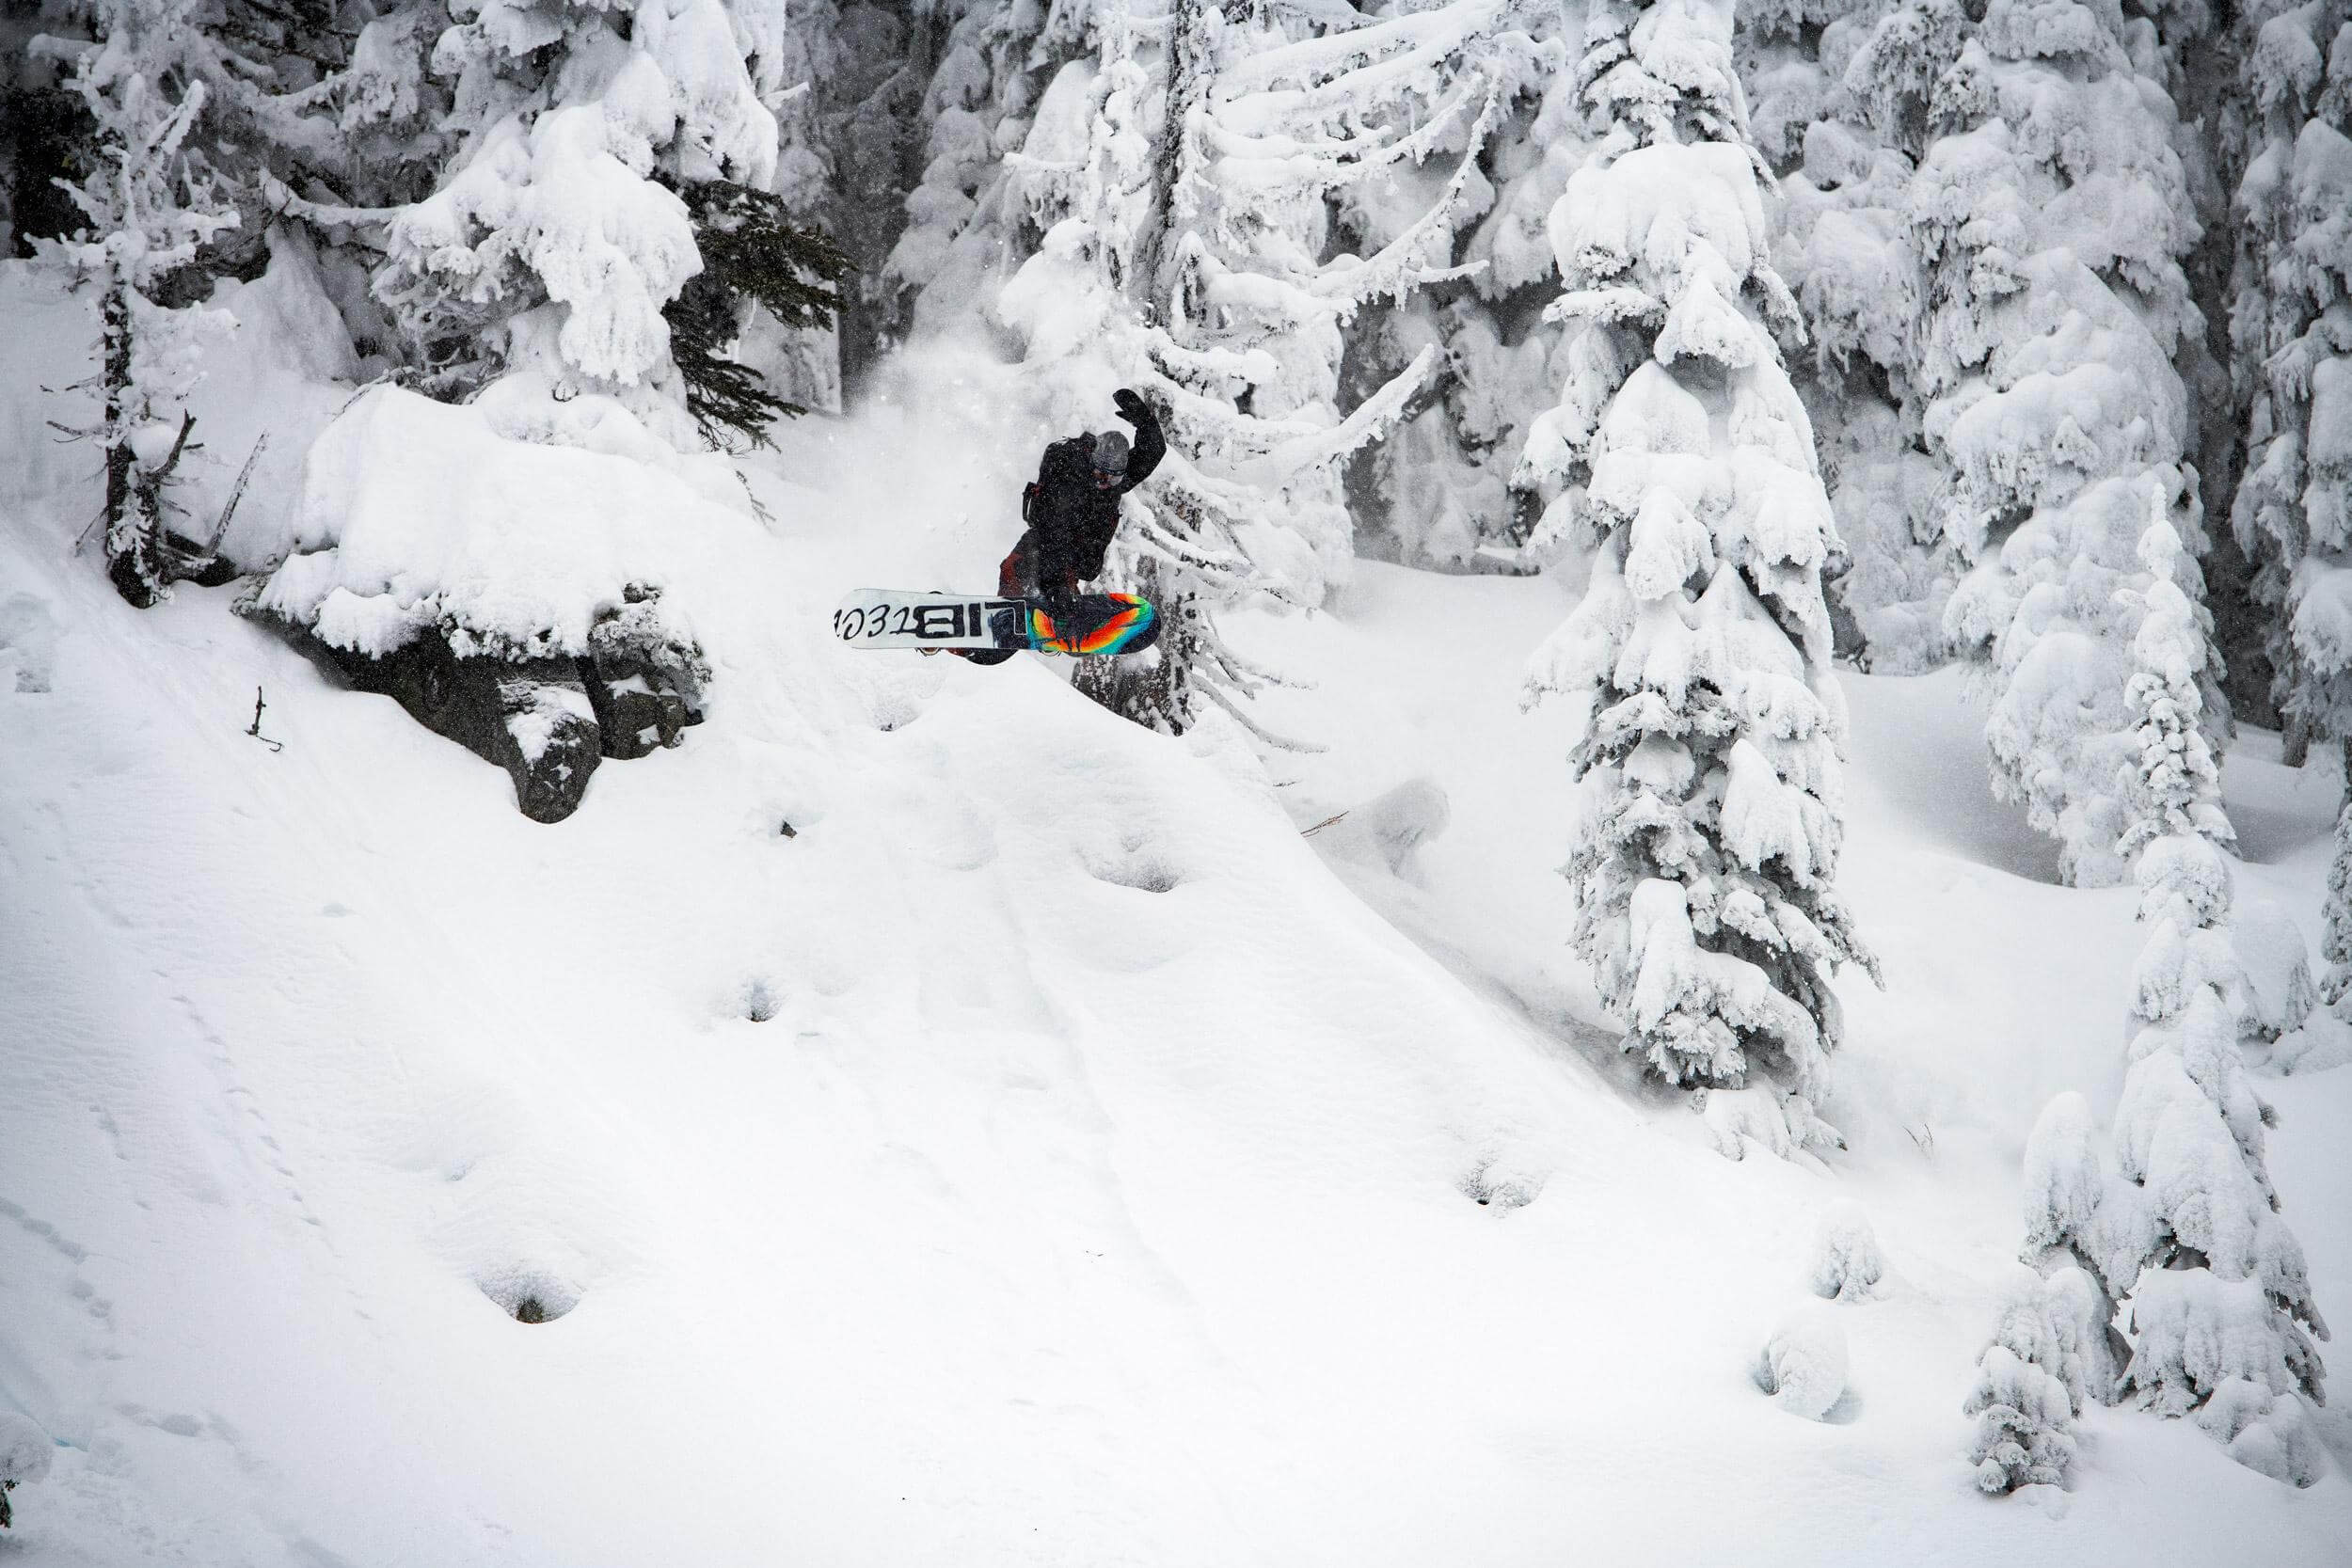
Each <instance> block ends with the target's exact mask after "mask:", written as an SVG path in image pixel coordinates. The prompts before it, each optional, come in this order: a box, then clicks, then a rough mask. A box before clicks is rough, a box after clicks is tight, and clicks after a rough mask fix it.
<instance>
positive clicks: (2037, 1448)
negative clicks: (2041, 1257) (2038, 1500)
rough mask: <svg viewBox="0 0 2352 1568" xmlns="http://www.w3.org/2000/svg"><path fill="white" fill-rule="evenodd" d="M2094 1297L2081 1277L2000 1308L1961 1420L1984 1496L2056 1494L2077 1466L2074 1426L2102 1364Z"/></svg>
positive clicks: (2034, 1287) (2069, 1275) (2040, 1286)
mask: <svg viewBox="0 0 2352 1568" xmlns="http://www.w3.org/2000/svg"><path fill="white" fill-rule="evenodd" d="M2098 1310H2099V1294H2098V1291H2097V1287H2095V1286H2094V1285H2092V1284H2091V1282H2090V1277H2089V1276H2088V1275H2085V1274H2084V1273H2083V1272H2082V1270H2080V1269H2077V1268H2061V1269H2059V1270H2058V1272H2057V1273H2055V1274H2053V1275H2050V1276H2049V1277H2047V1278H2033V1279H2030V1280H2026V1281H2021V1282H2020V1283H2019V1285H2018V1286H2017V1288H2016V1289H2014V1290H2013V1291H2010V1295H2009V1297H2008V1299H2007V1300H2005V1301H2004V1302H2003V1303H2002V1304H2001V1316H2000V1322H1999V1323H1998V1324H1997V1325H1996V1326H1995V1327H1994V1331H1993V1340H1992V1342H1991V1343H1990V1344H1988V1345H1986V1346H1985V1349H1984V1354H1983V1355H1982V1356H1980V1357H1979V1359H1978V1362H1977V1385H1976V1386H1975V1388H1973V1389H1971V1390H1970V1391H1969V1395H1968V1399H1967V1401H1966V1402H1965V1403H1963V1405H1962V1406H1961V1413H1962V1414H1963V1415H1966V1416H1974V1417H1975V1418H1977V1431H1976V1439H1975V1441H1974V1442H1973V1443H1972V1444H1971V1445H1970V1446H1969V1449H1968V1462H1969V1463H1970V1464H1971V1465H1975V1466H1976V1470H1977V1485H1978V1487H1979V1489H1981V1490H1983V1491H1986V1492H1994V1493H2000V1492H2013V1491H2015V1490H2016V1489H2017V1488H2019V1487H2021V1486H2036V1485H2039V1486H2056V1485H2058V1484H2059V1483H2060V1482H2062V1481H2064V1480H2065V1479H2066V1470H2067V1466H2068V1465H2072V1464H2073V1463H2074V1418H2076V1417H2077V1416H2080V1415H2081V1414H2082V1411H2083V1402H2084V1400H2085V1398H2086V1397H2087V1396H2088V1395H2089V1393H2090V1378H2091V1375H2092V1372H2093V1370H2094V1369H2095V1368H2097V1367H2098V1366H2099V1364H2100V1342H2099V1334H2100V1330H2099V1326H2098V1323H2099V1318H2098Z"/></svg>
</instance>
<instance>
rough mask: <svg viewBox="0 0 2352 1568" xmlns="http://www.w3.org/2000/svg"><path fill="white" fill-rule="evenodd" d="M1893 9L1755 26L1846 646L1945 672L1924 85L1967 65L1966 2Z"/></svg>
mask: <svg viewBox="0 0 2352 1568" xmlns="http://www.w3.org/2000/svg"><path fill="white" fill-rule="evenodd" d="M1895 10H1896V7H1895V6H1893V5H1891V4H1889V3H1888V0H1775V3H1772V4H1765V5H1759V6H1756V7H1751V8H1743V9H1742V13H1741V16H1740V31H1741V37H1740V42H1741V47H1742V51H1743V65H1744V70H1743V73H1742V74H1743V79H1744V80H1745V81H1747V82H1748V83H1749V84H1750V92H1751V96H1752V98H1753V99H1754V100H1755V109H1754V122H1755V124H1756V135H1757V140H1758V144H1759V146H1760V147H1761V148H1762V150H1763V151H1764V154H1765V156H1766V158H1767V160H1768V161H1770V162H1771V163H1772V166H1773V167H1774V169H1775V171H1776V172H1778V173H1779V175H1780V177H1781V191H1782V195H1783V197H1784V198H1785V201H1786V209H1785V211H1786V221H1785V224H1784V227H1783V230H1782V232H1781V235H1780V237H1779V241H1778V245H1777V251H1776V256H1777V259H1778V261H1779V264H1780V267H1781V270H1782V272H1783V273H1784V275H1785V276H1786V277H1788V285H1789V287H1790V289H1791V290H1792V291H1793V292H1794V293H1796V295H1797V298H1798V301H1799V303H1800V304H1801V305H1802V306H1803V307H1804V317H1805V324H1806V327H1807V330H1808V333H1809V335H1810V337H1811V339H1812V342H1813V353H1812V355H1811V356H1807V357H1805V358H1802V359H1800V360H1799V361H1798V362H1797V363H1796V364H1795V365H1794V366H1793V367H1792V369H1793V371H1794V373H1795V375H1796V380H1797V386H1798V390H1799V392H1800V393H1801V394H1802V395H1803V396H1804V400H1805V406H1806V408H1807V409H1808V410H1809V411H1810V412H1811V413H1812V415H1813V421H1814V433H1815V436H1816V438H1817V439H1818V441H1819V443H1820V453H1821V474H1822V481H1823V483H1824V485H1825V487H1826V488H1827V489H1828V491H1829V496H1830V504H1831V507H1832V509H1833V511H1834V512H1835V513H1836V517H1837V527H1838V533H1839V536H1840V538H1841V539H1842V541H1843V543H1844V545H1845V547H1846V557H1845V560H1844V561H1843V562H1833V567H1834V568H1836V578H1835V581H1834V582H1833V583H1832V585H1831V590H1830V593H1831V604H1832V609H1833V611H1834V612H1835V613H1836V629H1837V636H1838V647H1839V651H1840V652H1841V653H1850V654H1852V655H1853V656H1855V657H1857V658H1859V659H1861V660H1863V661H1864V662H1865V663H1867V666H1868V667H1869V668H1871V669H1874V670H1879V671H1885V672H1893V673H1915V672H1917V671H1921V670H1924V669H1927V668H1930V667H1931V666H1932V665H1934V664H1936V663H1938V662H1940V661H1941V660H1942V659H1943V658H1944V657H1945V656H1946V654H1947V648H1948V644H1947V640H1946V637H1945V633H1944V626H1943V619H1944V609H1945V606H1946V604H1947V601H1948V600H1949V598H1950V595H1951V590H1952V586H1953V584H1954V583H1955V582H1956V581H1958V579H1959V577H1960V564H1959V562H1958V560H1957V558H1956V555H1955V551H1954V550H1953V547H1952V546H1951V544H1950V542H1949V541H1948V540H1947V539H1946V537H1945V536H1944V531H1943V528H1942V517H1941V515H1940V509H1939V504H1938V503H1939V502H1940V500H1941V499H1942V494H1943V491H1944V489H1945V480H1946V473H1945V467H1944V465H1943V463H1942V462H1941V461H1940V460H1939V459H1938V458H1937V457H1936V456H1934V455H1933V454H1931V452H1930V451H1929V450H1928V444H1927V440H1926V437H1925V433H1924V431H1923V428H1922V425H1923V420H1924V414H1925V401H1926V400H1925V398H1924V396H1923V394H1922V392H1921V389H1920V388H1919V386H1918V383H1917V376H1916V372H1917V369H1918V361H1919V351H1920V342H1921V325H1922V322H1923V318H1924V313H1925V310H1926V307H1927V292H1926V287H1925V269H1924V266H1923V264H1922V261H1921V259H1920V256H1919V254H1918V251H1917V249H1916V248H1915V245H1913V243H1912V238H1913V230H1912V223H1911V214H1910V199H1911V188H1912V182H1913V178H1914V175H1915V168H1916V163H1917V159H1918V157H1919V156H1920V154H1921V153H1922V151H1923V150H1924V139H1925V129H1926V125H1925V119H1924V116H1923V115H1922V114H1921V113H1920V107H1921V103H1922V101H1923V98H1924V92H1923V88H1922V84H1923V82H1924V81H1925V80H1928V79H1931V77H1932V76H1933V75H1936V74H1940V73H1941V71H1943V70H1945V69H1947V67H1948V66H1949V65H1950V64H1951V61H1952V57H1953V55H1954V54H1955V53H1956V51H1957V48H1958V44H1959V32H1958V24H1959V22H1960V21H1961V17H1960V14H1959V12H1958V10H1957V9H1956V8H1946V9H1940V10H1939V9H1937V8H1919V9H1916V10H1913V11H1910V12H1908V13H1906V14H1905V15H1904V16H1903V18H1902V19H1901V23H1899V24H1894V25H1885V26H1882V25H1881V24H1882V23H1884V22H1887V21H1888V20H1889V17H1890V13H1892V12H1894V11H1895Z"/></svg>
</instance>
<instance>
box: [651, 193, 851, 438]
mask: <svg viewBox="0 0 2352 1568" xmlns="http://www.w3.org/2000/svg"><path fill="white" fill-rule="evenodd" d="M678 196H679V198H681V199H683V200H684V201H685V203H686V210H687V212H688V213H689V214H691V217H692V219H693V223H694V243H695V245H697V246H699V247H700V249H701V251H702V258H703V270H702V271H701V272H699V273H697V274H696V275H695V276H694V277H691V278H690V279H689V280H688V281H687V284H686V287H685V288H684V289H683V290H681V291H680V292H679V293H678V297H677V298H676V299H675V300H673V301H672V302H671V303H670V304H669V305H668V306H666V307H664V308H663V309H662V312H661V315H662V319H663V320H665V321H667V322H668V323H669V324H670V356H671V358H672V359H673V360H675V362H676V364H677V368H678V373H679V374H680V375H681V376H683V377H684V378H685V381H686V407H687V411H688V412H689V413H691V414H692V415H693V416H694V420H695V422H696V423H697V424H699V425H701V426H702V430H703V434H704V435H705V436H708V437H710V438H711V439H712V440H714V441H724V440H725V439H726V436H725V433H726V432H728V431H733V432H735V433H736V434H738V435H739V436H742V437H743V438H744V439H746V440H749V441H750V442H751V443H752V444H753V445H754V446H768V445H770V444H771V443H770V442H769V440H768V426H769V425H770V424H771V423H773V422H774V421H775V420H779V419H790V418H795V417H797V416H799V415H802V414H805V413H807V412H808V410H807V409H805V408H803V407H802V406H801V405H800V404H796V403H791V402H788V401H787V400H786V399H784V398H780V397H778V396H776V395H775V394H774V393H772V392H771V391H769V390H767V389H766V388H763V387H762V386H761V385H760V381H761V376H760V373H759V372H757V371H755V370H754V369H752V368H751V367H750V366H749V365H745V364H741V363H739V362H738V361H736V360H734V359H730V358H728V357H727V356H726V350H727V349H728V347H729V346H730V345H731V344H733V343H734V341H735V340H736V338H737V337H738V336H739V334H740V332H741V331H742V327H743V318H744V307H745V306H747V305H758V306H761V307H763V308H764V309H766V310H767V311H768V313H769V314H770V315H771V316H773V317H775V319H776V320H777V321H779V322H781V323H783V324H784V325H786V326H827V325H832V323H833V321H834V316H835V314H836V313H837V312H838V311H839V310H840V309H841V303H842V295H841V284H842V282H843V280H844V279H846V278H847V277H849V276H850V272H851V270H852V267H853V263H852V262H851V261H850V258H849V257H847V256H845V255H843V254H842V253H841V251H840V250H838V249H836V248H835V247H834V245H833V243H832V242H831V241H830V240H828V239H826V238H825V237H824V236H823V235H822V234H818V233H815V232H813V231H811V230H805V229H802V228H799V227H796V226H795V225H794V224H793V222H792V220H791V218H790V216H789V215H788V214H787V213H786V211H785V205H784V198H781V197H779V196H776V195H774V194H772V193H771V192H768V191H763V190H755V189H754V188H753V187H752V186H749V185H739V184H737V183H736V182H733V181H731V180H697V181H692V182H688V183H686V184H684V185H682V186H680V187H679V189H678Z"/></svg>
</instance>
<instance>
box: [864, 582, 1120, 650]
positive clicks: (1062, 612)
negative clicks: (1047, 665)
mask: <svg viewBox="0 0 2352 1568" xmlns="http://www.w3.org/2000/svg"><path fill="white" fill-rule="evenodd" d="M1055 609H1056V610H1057V611H1058V613H1053V612H1049V611H1048V610H1046V609H1045V607H1044V606H1042V605H1041V604H1039V603H1037V602H1035V601H1033V600H1029V599H1006V598H997V597H993V596H982V595H979V594H922V593H910V592H906V591H903V590H899V589H890V588H861V589H859V590H858V591H857V592H856V593H854V594H850V596H849V597H848V598H846V599H844V600H842V601H841V608H840V609H838V610H834V612H833V634H834V636H835V637H838V638H839V639H841V641H844V642H849V643H852V644H854V645H856V646H858V647H862V648H916V649H922V650H926V651H933V652H935V651H937V650H939V649H942V648H967V649H974V650H978V649H1009V650H1014V651H1018V650H1020V649H1023V648H1028V649H1031V650H1033V651H1035V652H1037V653H1041V654H1072V655H1080V656H1090V655H1100V654H1132V653H1136V652H1139V651H1141V650H1142V649H1145V648H1148V647H1150V646H1151V645H1152V643H1153V642H1156V641H1159V636H1160V615H1159V611H1158V610H1154V609H1153V608H1152V602H1151V601H1150V600H1148V599H1142V598H1137V597H1136V595H1135V594H1079V595H1078V596H1077V597H1075V598H1073V599H1069V600H1065V601H1063V602H1062V603H1060V604H1058V605H1057V606H1056V607H1055Z"/></svg>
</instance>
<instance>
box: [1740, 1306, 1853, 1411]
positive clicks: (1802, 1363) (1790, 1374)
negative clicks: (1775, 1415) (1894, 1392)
mask: <svg viewBox="0 0 2352 1568" xmlns="http://www.w3.org/2000/svg"><path fill="white" fill-rule="evenodd" d="M1847 1365H1848V1355H1847V1351H1846V1331H1845V1330H1844V1329H1843V1328H1841V1327H1839V1326H1838V1325H1837V1323H1836V1321H1835V1320H1833V1319H1832V1318H1830V1317H1829V1316H1828V1315H1827V1314H1826V1313H1824V1312H1820V1311H1806V1312H1800V1313H1798V1314H1797V1315H1795V1316H1794V1317H1791V1318H1789V1319H1788V1320H1787V1321H1786V1322H1784V1323H1782V1324H1781V1325H1780V1326H1779V1327H1778V1328H1777V1329H1774V1330H1773V1331H1772V1338H1770V1339H1768V1340H1766V1341H1765V1343H1764V1350H1763V1354H1761V1355H1759V1356H1758V1357H1757V1358H1756V1374H1755V1375H1756V1386H1757V1387H1759V1388H1761V1389H1763V1390H1764V1392H1766V1393H1767V1394H1770V1395H1772V1402H1773V1403H1775V1404H1777V1405H1779V1406H1780V1407H1781V1408H1782V1409H1783V1410H1786V1411H1788V1413H1789V1414H1790V1415H1792V1416H1802V1417H1804V1418H1805V1419H1806V1420H1808V1421H1818V1420H1820V1418H1822V1417H1824V1416H1826V1415H1828V1414H1829V1412H1830V1408H1831V1406H1833V1405H1835V1404H1836V1402H1838V1401H1839V1400H1840V1399H1842V1398H1844V1397H1845V1393H1846V1377H1847Z"/></svg>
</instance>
